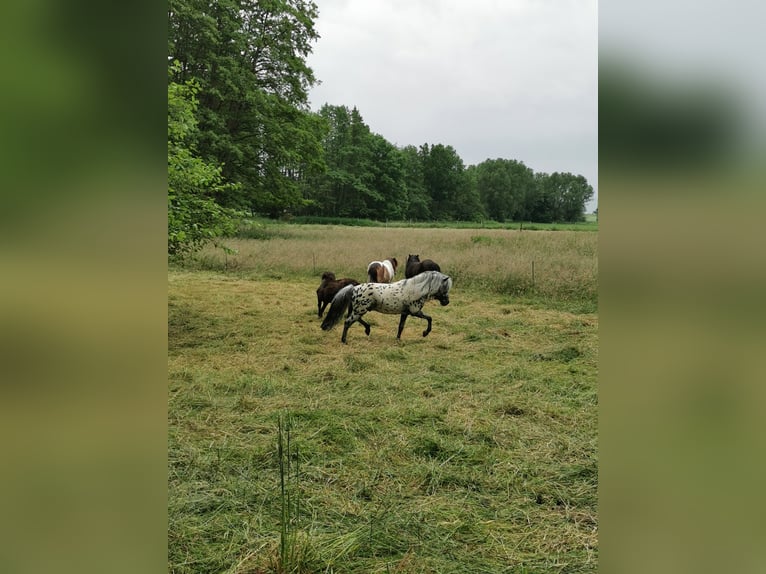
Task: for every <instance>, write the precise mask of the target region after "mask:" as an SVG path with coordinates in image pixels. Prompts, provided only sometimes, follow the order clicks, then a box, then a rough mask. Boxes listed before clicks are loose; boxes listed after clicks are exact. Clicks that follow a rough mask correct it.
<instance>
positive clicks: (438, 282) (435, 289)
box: [421, 271, 452, 306]
mask: <svg viewBox="0 0 766 574" xmlns="http://www.w3.org/2000/svg"><path fill="white" fill-rule="evenodd" d="M421 275H428V276H429V279H428V280H429V283H430V291H431V293H433V295H431V296H432V297H433V298H434V299H436V300H437V301H438V302H439V303H441V304H442V306H444V305H449V290H450V289H451V288H452V278H451V277H450V276H449V275H445V274H444V273H439V272H438V271H426V272H425V273H422V274H421Z"/></svg>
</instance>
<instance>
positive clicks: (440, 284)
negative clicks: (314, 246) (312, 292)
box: [322, 271, 452, 343]
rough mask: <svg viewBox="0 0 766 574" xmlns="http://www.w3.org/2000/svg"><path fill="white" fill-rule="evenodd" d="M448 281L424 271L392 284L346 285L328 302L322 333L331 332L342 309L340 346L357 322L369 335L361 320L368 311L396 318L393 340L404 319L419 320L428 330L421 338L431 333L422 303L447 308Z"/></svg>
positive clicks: (399, 332) (401, 328) (367, 324)
mask: <svg viewBox="0 0 766 574" xmlns="http://www.w3.org/2000/svg"><path fill="white" fill-rule="evenodd" d="M451 287H452V278H451V277H449V276H447V275H445V274H444V273H440V272H438V271H425V272H423V273H420V274H419V275H416V276H415V277H413V278H411V279H402V280H401V281H397V282H395V283H362V284H361V285H356V286H353V285H349V286H347V287H344V288H343V289H341V290H340V291H338V293H337V295H335V297H334V298H333V300H332V303H331V305H330V309H329V310H328V311H327V315H325V318H324V321H322V330H324V331H329V330H330V329H332V328H333V327H334V326H335V325H336V324H337V323H338V321H340V318H341V317H342V316H343V313H344V312H345V311H346V309H349V308H350V310H349V313H348V317H347V318H346V320H345V321H344V323H343V335H342V336H341V339H340V340H341V342H342V343H345V342H346V334H347V333H348V328H349V327H350V326H351V325H353V324H354V323H356V322H357V321H358V322H359V323H361V324H362V325H363V326H364V332H365V334H367V335H369V334H370V324H369V323H367V322H366V321H365V320H364V319H362V316H363V315H364V314H365V313H367V312H369V311H378V312H379V313H386V314H390V315H395V314H399V315H400V316H401V317H400V319H399V331H398V332H397V333H396V338H397V339H400V338H401V336H402V331H403V330H404V323H405V322H406V321H407V317H408V316H410V315H412V316H413V317H419V318H421V319H425V320H426V321H428V327H427V328H426V330H425V331H423V336H424V337H425V336H427V335H428V333H430V332H431V317H430V316H428V315H426V314H425V313H423V306H424V305H425V304H426V301H429V300H431V299H436V300H437V301H439V303H441V304H442V305H449V290H450V288H451Z"/></svg>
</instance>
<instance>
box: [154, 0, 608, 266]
mask: <svg viewBox="0 0 766 574" xmlns="http://www.w3.org/2000/svg"><path fill="white" fill-rule="evenodd" d="M317 16H318V11H317V6H316V4H314V2H312V1H306V0H270V1H269V2H259V1H256V0H217V1H215V2H210V1H209V0H169V12H168V24H169V38H168V50H169V58H168V63H169V81H168V170H169V193H168V210H169V214H168V224H169V237H170V238H171V239H170V240H169V244H168V245H169V246H168V249H169V251H170V252H171V253H183V252H184V251H186V250H193V249H194V248H195V246H197V245H199V244H201V242H204V241H205V240H207V239H209V238H211V237H214V236H216V235H220V234H221V233H225V232H226V229H227V225H226V220H227V218H231V217H232V216H233V215H234V214H236V213H241V212H242V211H248V212H250V213H252V214H263V215H269V216H271V217H278V216H281V215H284V214H297V215H321V216H336V217H357V218H359V217H362V218H371V219H377V220H390V219H410V220H418V221H429V220H463V221H466V220H467V221H470V220H481V219H492V220H497V221H510V220H527V221H539V222H552V221H579V220H581V219H582V218H583V212H584V206H585V203H586V202H587V201H588V200H589V199H590V198H591V197H592V195H593V190H592V188H591V186H590V185H589V184H588V182H587V181H586V180H585V178H584V177H582V176H580V175H573V174H569V173H553V174H550V175H549V174H544V173H534V172H533V171H532V170H531V169H530V168H528V167H526V166H525V165H524V164H523V163H522V162H521V161H517V160H509V159H492V160H487V161H484V162H482V163H480V164H478V165H475V166H474V165H472V166H468V167H466V166H465V165H464V163H463V161H462V159H461V158H460V157H459V155H458V154H457V152H456V151H455V149H454V148H453V147H452V146H450V145H444V144H427V143H426V144H423V145H421V146H420V147H415V146H412V145H409V146H405V147H401V148H400V147H397V146H395V145H393V144H391V143H390V142H388V141H387V140H386V139H385V138H384V137H383V136H381V135H379V134H376V133H373V132H372V131H371V130H370V128H369V126H367V125H366V124H365V123H364V120H363V118H362V115H361V114H360V112H359V111H358V110H357V109H356V108H353V109H349V108H348V107H347V106H343V105H340V106H339V105H325V106H323V107H322V109H321V110H319V112H312V111H311V110H310V109H309V107H308V91H309V89H310V88H311V87H312V86H313V85H314V84H315V83H316V78H315V77H314V74H313V71H312V70H311V69H310V68H309V67H308V66H307V64H306V58H307V56H308V54H309V53H310V52H311V46H312V44H313V43H314V42H315V41H317V40H318V38H319V36H318V34H317V32H316V29H315V27H314V23H315V21H316V18H317Z"/></svg>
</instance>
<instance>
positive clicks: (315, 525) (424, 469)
mask: <svg viewBox="0 0 766 574" xmlns="http://www.w3.org/2000/svg"><path fill="white" fill-rule="evenodd" d="M224 244H225V245H227V247H228V249H229V251H228V252H227V251H223V250H221V249H216V248H213V247H211V248H208V249H206V250H205V251H203V252H202V253H201V254H200V255H199V256H198V257H197V258H196V259H195V260H194V261H190V262H187V263H186V264H185V265H183V266H171V268H170V270H169V273H168V279H169V293H168V305H169V325H168V329H169V331H168V347H169V356H168V364H169V366H168V368H169V397H168V417H169V438H168V480H169V490H168V493H169V495H168V498H169V502H168V505H169V508H168V520H169V532H168V557H169V565H168V570H169V571H170V572H174V573H192V572H194V573H199V572H229V573H232V574H244V573H251V574H255V573H271V572H275V573H277V572H305V573H309V572H311V573H314V572H316V573H319V572H327V573H329V572H337V573H341V572H343V573H346V572H349V573H357V572H358V573H362V572H399V573H414V572H440V573H441V572H444V573H446V572H455V573H457V572H477V573H478V572H486V573H490V572H492V573H494V572H594V571H596V570H597V565H598V560H597V558H598V526H597V525H598V519H597V477H598V449H597V409H598V394H597V386H596V378H597V364H598V314H597V291H598V281H597V272H598V269H597V233H591V232H579V231H578V232H575V231H517V230H505V229H420V228H395V229H386V228H379V227H375V228H366V227H364V228H363V227H343V226H319V225H255V226H252V227H251V228H250V229H248V230H246V231H245V232H244V233H241V234H240V238H237V239H230V240H226V241H224ZM408 253H418V254H420V256H421V258H426V257H428V258H431V259H434V260H436V261H437V262H438V263H439V264H440V265H441V267H442V270H443V271H444V272H446V273H448V274H449V275H451V276H452V277H453V280H454V286H453V289H452V291H451V293H450V299H451V303H450V305H449V306H446V307H441V306H439V305H438V303H436V302H431V303H428V304H427V305H426V307H425V309H424V311H425V312H426V313H428V314H429V315H431V316H432V317H433V331H432V332H431V333H430V335H429V336H428V337H425V338H424V337H422V336H421V332H422V329H423V327H424V322H423V321H421V320H419V319H417V318H410V319H409V320H408V322H407V325H406V327H405V329H404V332H403V334H402V338H401V340H398V341H397V339H396V328H397V325H398V316H393V315H381V314H378V313H370V314H368V315H367V316H366V317H365V319H367V320H368V321H369V322H370V323H371V325H372V331H371V334H370V336H369V337H367V336H365V334H364V329H363V328H362V327H361V326H359V325H358V324H357V325H354V326H352V327H351V329H350V330H349V335H348V344H347V345H342V344H341V342H340V331H341V329H340V328H336V329H334V330H332V331H329V332H323V331H321V329H320V328H319V322H320V321H319V319H318V318H317V311H316V296H315V290H316V288H317V287H318V285H319V276H320V275H321V273H322V272H323V271H326V270H330V271H333V272H335V273H336V275H337V276H338V277H341V276H349V277H353V278H356V279H357V280H359V281H362V280H363V279H364V270H365V268H366V265H367V262H368V261H371V260H373V259H382V258H386V257H392V256H393V257H396V258H397V259H398V260H399V262H400V264H401V265H402V267H400V268H399V270H398V271H397V278H403V265H404V261H405V260H406V257H407V254H408ZM533 266H534V271H533Z"/></svg>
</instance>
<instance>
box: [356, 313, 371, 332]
mask: <svg viewBox="0 0 766 574" xmlns="http://www.w3.org/2000/svg"><path fill="white" fill-rule="evenodd" d="M357 321H359V322H360V323H361V324H362V325H364V334H365V335H367V336H368V337H369V336H370V324H369V323H368V322H367V321H365V320H364V319H362V318H361V317H360V318H359V319H357Z"/></svg>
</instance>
